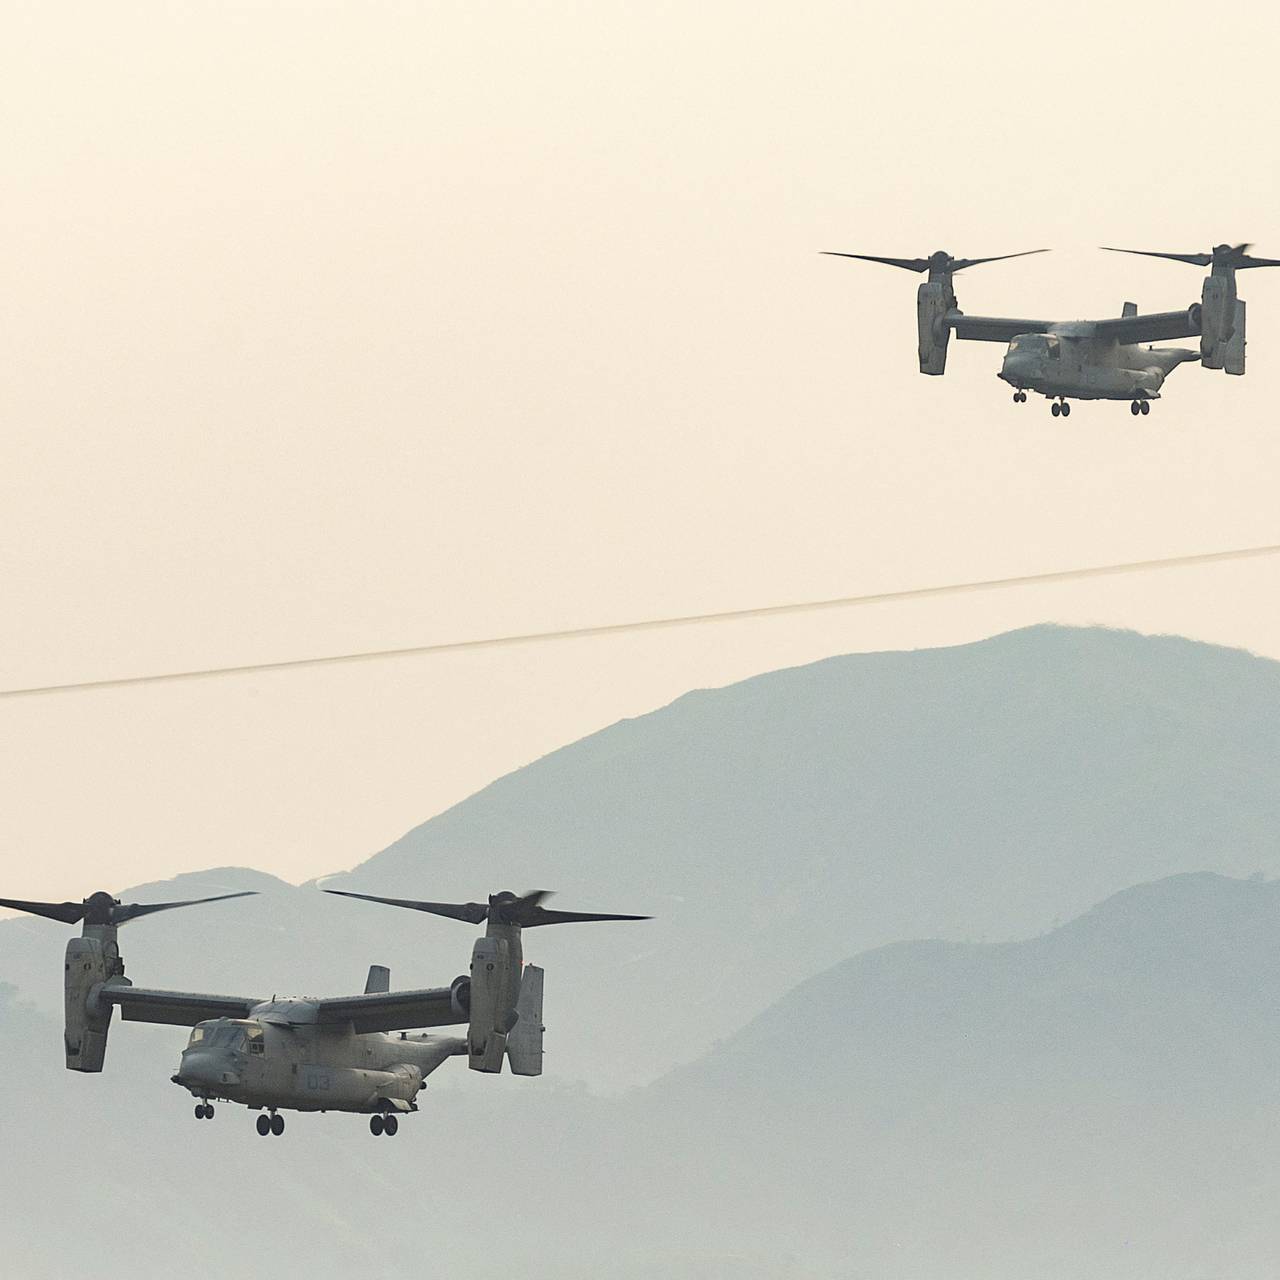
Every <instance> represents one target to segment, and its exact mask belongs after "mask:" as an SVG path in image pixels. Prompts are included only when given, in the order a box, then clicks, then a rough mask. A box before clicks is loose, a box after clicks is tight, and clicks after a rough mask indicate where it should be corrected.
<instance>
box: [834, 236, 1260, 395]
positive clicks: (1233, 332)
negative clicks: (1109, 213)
mask: <svg viewBox="0 0 1280 1280" xmlns="http://www.w3.org/2000/svg"><path fill="white" fill-rule="evenodd" d="M1249 248H1250V246H1249V245H1247V244H1238V245H1227V244H1220V245H1217V246H1215V247H1214V248H1213V249H1212V250H1211V251H1210V252H1209V253H1157V252H1154V251H1151V250H1146V249H1108V250H1107V252H1109V253H1135V254H1139V255H1141V256H1143V257H1148V258H1167V259H1171V260H1172V261H1174V262H1186V263H1190V264H1191V265H1193V266H1198V267H1208V268H1209V275H1208V276H1207V277H1206V278H1205V281H1204V287H1203V289H1202V290H1201V295H1200V301H1199V302H1196V303H1192V304H1191V305H1190V306H1188V307H1187V308H1185V309H1184V310H1182V311H1161V312H1156V313H1153V314H1149V315H1139V314H1138V308H1137V306H1136V304H1134V303H1132V302H1126V303H1125V304H1124V307H1123V308H1122V310H1121V313H1120V315H1119V316H1117V317H1113V318H1110V319H1106V320H1016V319H1005V318H1002V317H997V316H973V315H967V314H966V313H965V312H963V311H961V310H960V309H959V305H958V303H957V301H956V295H955V289H954V287H953V284H952V280H953V277H954V276H955V273H956V272H957V271H963V270H965V269H966V268H968V267H976V266H980V265H981V264H983V263H986V262H1003V261H1005V260H1006V259H1009V258H1024V257H1028V256H1029V255H1030V254H1034V253H1046V252H1048V251H1047V250H1045V249H1029V250H1027V251H1025V252H1024V253H1006V254H1001V255H999V256H997V257H993V258H953V257H952V256H951V255H950V254H949V253H947V252H945V251H944V250H941V249H939V250H938V251H937V252H936V253H934V254H931V255H930V256H929V257H928V258H882V257H875V256H873V255H871V254H866V253H833V252H831V251H824V252H828V253H829V254H830V256H832V257H837V258H857V259H859V260H860V261H863V262H880V263H884V264H885V265H886V266H890V267H900V268H902V269H903V270H905V271H916V272H928V278H927V279H926V281H925V282H924V283H923V284H922V285H921V286H920V288H919V289H918V290H917V292H916V321H917V328H918V331H919V338H920V372H921V373H927V374H934V375H940V374H942V373H943V372H944V371H945V370H946V367H947V344H948V342H949V341H950V339H951V335H952V334H953V333H954V334H955V336H956V337H957V338H959V339H961V340H969V341H974V342H1004V343H1007V344H1008V350H1007V351H1006V352H1005V357H1004V363H1003V364H1002V366H1001V369H1000V373H999V375H998V376H999V377H1000V378H1002V379H1003V380H1004V381H1005V382H1007V383H1008V384H1009V385H1010V386H1012V387H1013V389H1014V390H1013V398H1014V400H1015V401H1017V402H1020V403H1025V401H1026V399H1027V392H1028V391H1034V392H1036V393H1037V394H1039V395H1043V396H1045V397H1046V398H1048V399H1049V400H1051V401H1052V402H1053V403H1052V405H1051V411H1052V413H1053V416H1054V417H1055V418H1056V417H1058V416H1059V415H1061V416H1063V417H1066V416H1067V415H1068V414H1069V413H1070V412H1071V403H1070V402H1071V401H1072V400H1128V401H1129V409H1130V412H1131V413H1133V414H1134V415H1135V416H1137V415H1138V414H1145V413H1150V411H1151V402H1152V401H1153V400H1158V399H1159V398H1160V389H1161V387H1162V386H1163V385H1164V381H1165V379H1166V378H1167V377H1168V376H1169V374H1170V373H1172V372H1173V370H1174V369H1176V368H1177V367H1178V365H1180V364H1184V363H1186V362H1188V361H1191V360H1199V361H1200V363H1201V365H1202V366H1203V367H1204V368H1206V369H1222V370H1225V371H1226V372H1227V373H1231V374H1236V375H1240V374H1243V373H1244V348H1245V304H1244V302H1243V301H1242V300H1241V299H1240V298H1239V297H1238V296H1237V294H1236V272H1237V271H1245V270H1248V269H1250V268H1252V267H1280V259H1275V258H1254V257H1250V255H1249V252H1248V251H1249ZM1192 337H1199V339H1200V345H1199V349H1198V350H1193V349H1191V348H1188V347H1153V346H1144V345H1143V344H1144V343H1152V342H1166V341H1170V340H1172V339H1176V338H1192Z"/></svg>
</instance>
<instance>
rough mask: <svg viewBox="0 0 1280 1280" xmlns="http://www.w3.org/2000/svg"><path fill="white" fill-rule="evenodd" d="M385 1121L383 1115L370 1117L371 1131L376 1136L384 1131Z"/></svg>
mask: <svg viewBox="0 0 1280 1280" xmlns="http://www.w3.org/2000/svg"><path fill="white" fill-rule="evenodd" d="M382 1129H383V1122H382V1117H381V1116H370V1117H369V1132H370V1133H371V1134H373V1136H374V1137H375V1138H376V1137H378V1136H379V1135H380V1134H381V1133H382Z"/></svg>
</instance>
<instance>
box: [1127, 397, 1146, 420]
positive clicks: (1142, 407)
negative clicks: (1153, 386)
mask: <svg viewBox="0 0 1280 1280" xmlns="http://www.w3.org/2000/svg"><path fill="white" fill-rule="evenodd" d="M1129 412H1130V413H1131V414H1133V416H1134V417H1135V418H1136V417H1137V416H1138V414H1140V413H1150V412H1151V401H1150V400H1135V401H1134V402H1133V403H1132V404H1131V405H1130V406H1129Z"/></svg>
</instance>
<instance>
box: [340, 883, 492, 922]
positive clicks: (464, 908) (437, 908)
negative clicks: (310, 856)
mask: <svg viewBox="0 0 1280 1280" xmlns="http://www.w3.org/2000/svg"><path fill="white" fill-rule="evenodd" d="M321 892H322V893H332V894H336V895H337V896H338V897H340V898H359V899H360V900H361V901H362V902H381V903H382V904H383V905H384V906H388V907H408V908H409V909H410V910H411V911H428V912H430V913H431V914H432V915H433V916H445V917H447V918H448V919H450V920H465V921H466V922H467V923H468V924H483V923H484V922H485V920H487V919H488V917H489V906H488V904H487V903H484V902H414V901H412V900H411V899H409V898H379V897H376V896H375V895H374V894H372V893H348V892H347V891H346V890H345V889H323V890H321Z"/></svg>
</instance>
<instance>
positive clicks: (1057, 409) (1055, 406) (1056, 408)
mask: <svg viewBox="0 0 1280 1280" xmlns="http://www.w3.org/2000/svg"><path fill="white" fill-rule="evenodd" d="M1049 412H1050V413H1051V414H1053V416H1054V417H1055V418H1056V417H1057V416H1058V415H1059V414H1060V413H1061V412H1062V406H1061V405H1060V404H1059V403H1058V402H1057V401H1056V400H1055V401H1054V402H1053V403H1052V404H1051V405H1050V406H1049Z"/></svg>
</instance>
